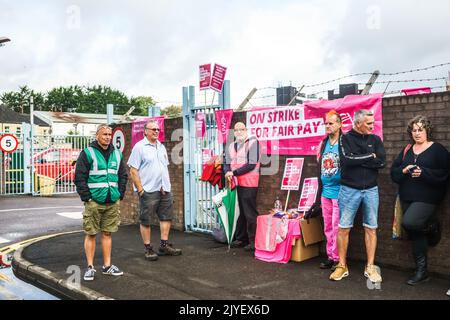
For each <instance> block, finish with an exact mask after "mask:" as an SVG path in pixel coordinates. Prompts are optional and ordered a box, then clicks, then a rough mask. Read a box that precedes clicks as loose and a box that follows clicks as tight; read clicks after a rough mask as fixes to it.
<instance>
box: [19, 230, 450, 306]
mask: <svg viewBox="0 0 450 320" xmlns="http://www.w3.org/2000/svg"><path fill="white" fill-rule="evenodd" d="M99 238H100V237H98V239H97V251H96V256H95V268H96V269H97V273H96V277H95V280H94V281H89V282H87V281H84V280H83V279H82V278H83V275H84V270H85V268H86V262H85V256H84V250H83V241H84V234H83V233H82V232H74V233H69V234H64V235H59V236H56V237H53V238H48V239H45V240H41V241H38V242H35V243H32V244H30V245H28V246H26V247H23V248H21V249H19V250H17V251H16V252H15V255H14V260H13V264H12V266H13V271H14V274H15V275H16V276H17V277H18V278H20V279H22V280H24V281H27V282H29V283H32V284H33V285H35V286H38V287H40V288H42V289H44V290H45V291H47V292H50V293H51V294H54V295H56V296H58V297H60V298H63V299H92V300H96V299H118V300H130V299H132V300H147V299H149V300H255V301H259V300H322V299H326V300H355V299H357V300H447V301H449V300H450V297H449V296H447V295H446V292H447V290H448V289H449V288H450V281H449V280H448V279H444V278H439V277H438V276H437V275H431V279H430V281H428V282H426V283H423V284H421V285H419V286H414V287H411V286H408V285H406V284H405V281H406V280H407V279H408V277H409V275H410V272H411V271H412V270H409V271H405V270H395V269H389V268H385V267H383V266H381V273H382V276H383V282H382V283H381V284H380V285H379V286H374V285H370V283H369V284H368V283H367V280H366V278H365V277H364V275H363V272H364V263H363V262H358V261H352V260H350V261H349V270H350V275H349V277H347V278H345V279H343V280H341V281H338V282H333V281H330V280H329V279H328V277H329V274H330V271H329V270H322V269H319V268H318V266H319V263H320V262H321V261H322V260H323V259H324V257H316V258H312V259H309V260H306V261H303V262H292V261H291V262H289V263H288V264H277V263H267V262H263V261H260V260H257V259H255V258H254V256H253V254H252V253H250V252H246V251H244V249H242V248H236V249H228V246H226V245H223V244H220V243H217V242H215V241H214V240H213V238H212V236H210V235H205V234H199V233H189V232H180V231H171V234H170V241H171V242H172V243H173V244H174V246H175V247H177V248H181V249H182V250H183V254H182V255H181V256H176V257H172V256H164V257H159V259H158V260H157V261H146V260H145V259H144V249H143V245H142V242H141V238H140V233H139V226H138V225H128V226H121V227H120V228H119V231H118V232H117V233H115V234H114V235H113V249H112V263H113V264H115V265H117V266H118V267H119V268H120V269H122V270H123V271H124V275H123V276H120V277H113V276H106V275H103V274H102V273H101V271H100V269H101V265H102V262H103V261H102V255H101V245H100V242H99ZM152 243H154V244H159V228H156V227H152Z"/></svg>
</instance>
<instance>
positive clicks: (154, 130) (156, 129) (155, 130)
mask: <svg viewBox="0 0 450 320" xmlns="http://www.w3.org/2000/svg"><path fill="white" fill-rule="evenodd" d="M145 130H152V131H153V132H158V131H160V129H158V128H152V129H150V128H145Z"/></svg>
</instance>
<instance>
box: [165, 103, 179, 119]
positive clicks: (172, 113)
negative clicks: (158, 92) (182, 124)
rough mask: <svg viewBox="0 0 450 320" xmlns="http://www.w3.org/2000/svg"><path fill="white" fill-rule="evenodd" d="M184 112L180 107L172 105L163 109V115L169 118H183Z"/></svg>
mask: <svg viewBox="0 0 450 320" xmlns="http://www.w3.org/2000/svg"><path fill="white" fill-rule="evenodd" d="M182 111H183V110H182V108H181V107H180V106H176V105H171V106H169V107H166V108H164V109H162V110H161V115H165V116H167V117H168V118H176V117H181V115H182Z"/></svg>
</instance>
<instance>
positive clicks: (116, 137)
mask: <svg viewBox="0 0 450 320" xmlns="http://www.w3.org/2000/svg"><path fill="white" fill-rule="evenodd" d="M112 144H113V145H114V146H115V147H116V149H118V150H120V152H122V153H123V150H124V149H125V133H124V132H123V130H122V129H121V128H115V129H114V132H113V136H112Z"/></svg>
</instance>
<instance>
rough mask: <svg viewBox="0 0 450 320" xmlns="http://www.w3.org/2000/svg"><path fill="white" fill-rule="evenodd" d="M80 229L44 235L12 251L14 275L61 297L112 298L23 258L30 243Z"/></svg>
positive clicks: (77, 298) (79, 298)
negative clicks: (42, 237)
mask: <svg viewBox="0 0 450 320" xmlns="http://www.w3.org/2000/svg"><path fill="white" fill-rule="evenodd" d="M78 232H81V231H72V232H66V233H62V234H56V235H50V236H46V237H45V238H44V239H40V240H37V241H34V242H31V243H28V244H27V245H25V246H23V247H20V248H19V249H17V250H16V251H15V252H14V257H13V261H12V264H11V266H12V270H13V273H14V275H15V276H16V277H17V278H19V279H21V280H23V281H25V282H28V283H30V284H32V285H34V286H36V287H38V288H40V289H43V290H44V291H46V292H49V293H51V294H54V295H55V296H57V297H59V298H62V299H70V300H114V299H112V298H111V297H108V296H105V295H103V294H101V293H99V292H97V291H94V290H92V289H89V288H86V287H84V286H82V285H81V284H73V283H71V282H68V281H67V279H62V278H60V277H59V276H58V275H57V274H55V273H53V272H51V271H49V270H47V269H44V268H42V267H39V266H37V265H34V264H32V263H31V262H29V261H28V260H26V259H25V258H23V256H22V253H23V251H24V250H25V249H26V248H27V247H28V246H30V245H32V244H34V243H36V242H39V241H43V240H46V239H49V238H54V237H59V236H63V235H67V234H72V233H78Z"/></svg>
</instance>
